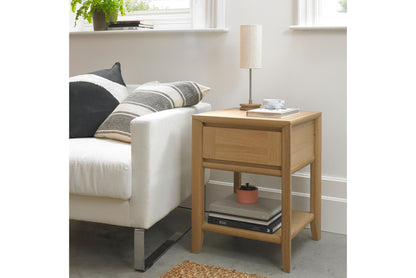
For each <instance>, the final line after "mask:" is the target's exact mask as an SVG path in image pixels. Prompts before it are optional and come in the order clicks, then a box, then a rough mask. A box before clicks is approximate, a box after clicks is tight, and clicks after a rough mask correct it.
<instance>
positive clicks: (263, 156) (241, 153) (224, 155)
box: [202, 127, 282, 166]
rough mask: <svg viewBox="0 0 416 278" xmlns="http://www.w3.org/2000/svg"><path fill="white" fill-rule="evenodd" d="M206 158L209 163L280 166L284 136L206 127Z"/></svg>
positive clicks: (260, 131) (204, 148)
mask: <svg viewBox="0 0 416 278" xmlns="http://www.w3.org/2000/svg"><path fill="white" fill-rule="evenodd" d="M202 155H203V157H204V158H207V159H218V160H226V161H234V162H243V163H250V164H262V165H272V166H280V165H281V159H282V158H281V133H280V132H277V131H265V130H249V129H237V128H222V127H204V129H203V152H202Z"/></svg>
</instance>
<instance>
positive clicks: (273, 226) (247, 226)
mask: <svg viewBox="0 0 416 278" xmlns="http://www.w3.org/2000/svg"><path fill="white" fill-rule="evenodd" d="M281 220H282V218H281V217H278V218H277V219H276V220H274V221H273V222H272V223H270V224H269V225H258V224H253V223H247V222H243V221H236V220H231V219H224V218H219V217H213V216H208V223H210V224H215V225H221V226H227V227H232V228H238V229H244V230H250V231H255V232H262V233H268V234H273V233H274V232H276V231H277V230H278V229H280V227H281V226H282V221H281Z"/></svg>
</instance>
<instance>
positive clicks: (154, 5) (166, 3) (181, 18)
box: [119, 0, 192, 29]
mask: <svg viewBox="0 0 416 278" xmlns="http://www.w3.org/2000/svg"><path fill="white" fill-rule="evenodd" d="M126 3H127V7H128V8H130V9H131V10H132V11H131V12H126V15H125V16H121V17H119V20H135V19H136V20H144V21H147V22H152V23H153V24H154V25H155V28H157V29H188V28H191V26H192V18H191V0H130V1H129V2H126Z"/></svg>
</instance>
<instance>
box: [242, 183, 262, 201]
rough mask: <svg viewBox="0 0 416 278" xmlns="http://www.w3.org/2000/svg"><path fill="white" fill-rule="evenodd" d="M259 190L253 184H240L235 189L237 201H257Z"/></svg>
mask: <svg viewBox="0 0 416 278" xmlns="http://www.w3.org/2000/svg"><path fill="white" fill-rule="evenodd" d="M258 195H259V190H258V189H257V187H255V186H241V187H240V188H239V189H237V201H238V202H239V203H242V204H254V203H257V199H258Z"/></svg>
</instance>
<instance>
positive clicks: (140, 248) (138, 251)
mask: <svg viewBox="0 0 416 278" xmlns="http://www.w3.org/2000/svg"><path fill="white" fill-rule="evenodd" d="M190 229H191V226H189V225H185V226H183V228H181V230H180V231H177V232H175V233H174V234H173V235H172V236H171V237H170V238H169V239H168V240H166V241H165V242H164V243H162V245H160V246H159V247H158V248H157V249H156V250H155V251H154V252H153V253H152V254H150V255H149V256H148V257H147V258H146V257H145V233H146V230H144V229H139V228H135V229H134V269H136V270H138V271H146V270H147V269H148V268H149V267H151V266H152V265H153V264H154V263H155V262H156V261H157V260H158V259H159V258H160V257H161V256H162V255H163V254H164V253H165V252H166V251H167V250H168V249H169V248H170V247H171V246H172V245H173V244H175V242H177V241H178V240H180V239H181V238H182V237H183V236H184V235H185V234H186V233H187V232H188V231H189V230H190Z"/></svg>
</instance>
